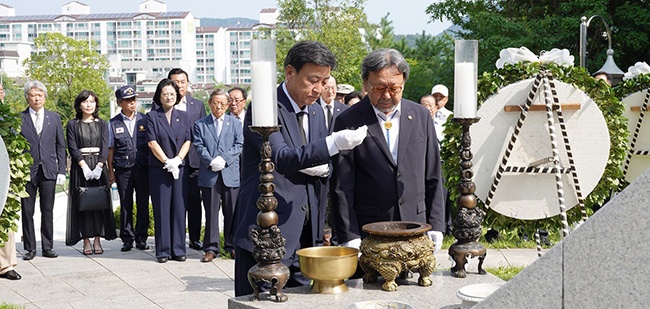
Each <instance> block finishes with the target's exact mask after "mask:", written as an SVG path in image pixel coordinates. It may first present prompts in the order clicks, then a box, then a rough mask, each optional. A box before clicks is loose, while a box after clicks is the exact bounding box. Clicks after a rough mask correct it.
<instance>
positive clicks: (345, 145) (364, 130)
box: [332, 125, 368, 151]
mask: <svg viewBox="0 0 650 309" xmlns="http://www.w3.org/2000/svg"><path fill="white" fill-rule="evenodd" d="M366 135H368V126H365V125H364V126H363V127H359V128H357V129H356V130H350V129H345V130H341V131H338V132H334V133H332V137H333V138H334V144H335V145H336V148H338V149H339V151H341V150H350V149H352V148H354V147H356V146H358V145H360V144H361V143H362V142H363V139H364V138H366Z"/></svg>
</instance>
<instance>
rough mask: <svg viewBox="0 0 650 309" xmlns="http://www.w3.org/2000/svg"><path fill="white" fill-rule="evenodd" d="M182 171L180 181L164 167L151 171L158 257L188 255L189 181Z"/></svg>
mask: <svg viewBox="0 0 650 309" xmlns="http://www.w3.org/2000/svg"><path fill="white" fill-rule="evenodd" d="M179 168H180V177H179V178H178V179H174V178H173V177H172V174H171V173H169V172H167V171H166V170H164V169H163V168H162V167H149V179H150V180H151V181H149V192H150V193H151V203H152V204H153V218H154V226H155V236H156V257H157V258H159V257H170V256H184V255H185V252H186V251H185V250H186V249H185V200H186V197H187V190H186V186H187V180H186V178H185V177H187V175H183V173H184V167H182V166H181V167H179Z"/></svg>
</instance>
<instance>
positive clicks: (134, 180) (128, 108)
mask: <svg viewBox="0 0 650 309" xmlns="http://www.w3.org/2000/svg"><path fill="white" fill-rule="evenodd" d="M115 98H116V99H117V105H118V106H119V107H120V108H121V109H122V111H121V112H120V113H119V114H118V115H116V116H115V117H113V118H112V119H111V120H110V121H109V130H108V135H109V137H108V147H109V148H108V175H109V178H110V182H111V183H117V190H118V192H119V194H120V206H121V210H120V239H122V249H121V251H122V252H126V251H131V249H132V248H133V243H134V242H135V247H136V248H138V249H140V250H146V249H149V246H148V245H147V237H148V234H147V231H148V229H149V170H148V166H147V162H148V160H149V146H147V132H146V128H147V118H146V116H145V115H144V114H142V113H139V112H137V108H138V103H137V102H136V92H135V88H133V86H130V85H127V86H122V87H120V88H119V89H117V90H116V91H115ZM134 190H135V203H136V209H137V215H136V225H135V229H134V228H133V191H134Z"/></svg>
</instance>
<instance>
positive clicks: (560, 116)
mask: <svg viewBox="0 0 650 309" xmlns="http://www.w3.org/2000/svg"><path fill="white" fill-rule="evenodd" d="M547 77H548V81H549V85H550V86H551V87H550V90H551V93H552V94H553V104H554V105H555V107H556V109H555V113H556V114H557V120H558V123H559V124H560V133H561V134H562V139H563V141H564V149H565V150H566V155H567V159H568V160H569V170H570V171H571V176H572V178H573V186H574V190H575V193H576V197H577V199H578V207H579V209H580V216H581V218H582V220H583V221H586V220H587V210H586V208H585V199H584V197H583V196H582V190H581V189H580V182H579V181H578V171H577V170H576V164H575V160H574V158H573V151H571V144H570V143H569V134H568V131H567V129H566V123H565V122H564V115H563V113H562V105H561V104H560V100H559V99H558V96H557V91H556V90H555V89H556V88H555V80H554V79H553V74H551V73H550V72H548V74H547Z"/></svg>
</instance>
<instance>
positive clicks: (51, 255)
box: [43, 249, 59, 258]
mask: <svg viewBox="0 0 650 309" xmlns="http://www.w3.org/2000/svg"><path fill="white" fill-rule="evenodd" d="M43 256H44V257H47V258H56V257H58V256H59V255H58V254H56V252H54V250H51V249H50V250H45V251H43Z"/></svg>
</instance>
